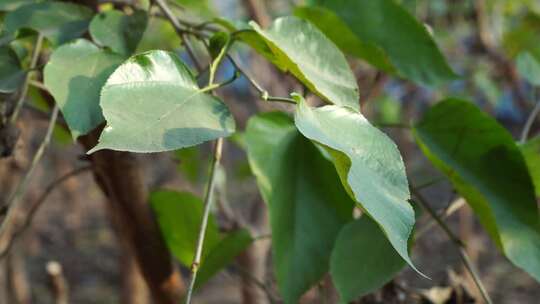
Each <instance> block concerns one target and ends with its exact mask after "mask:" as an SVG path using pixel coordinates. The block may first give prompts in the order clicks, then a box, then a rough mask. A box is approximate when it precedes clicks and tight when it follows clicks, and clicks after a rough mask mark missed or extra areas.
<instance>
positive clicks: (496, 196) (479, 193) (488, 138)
mask: <svg viewBox="0 0 540 304" xmlns="http://www.w3.org/2000/svg"><path fill="white" fill-rule="evenodd" d="M414 134H415V137H416V139H417V141H418V143H419V145H420V147H421V148H422V150H423V152H424V153H425V154H426V155H427V156H428V158H429V159H430V160H431V161H432V162H433V163H434V164H435V166H436V167H438V168H439V169H440V170H441V171H443V172H444V173H445V174H447V175H448V177H450V179H451V181H452V183H453V185H454V187H455V188H456V189H457V191H458V192H459V193H460V194H461V195H462V196H463V197H464V198H465V199H466V200H467V202H468V203H469V204H470V205H471V207H472V208H473V210H474V212H475V213H476V215H477V216H478V217H479V219H480V222H481V223H482V224H483V225H484V227H485V228H486V230H487V231H488V232H489V234H490V236H491V237H492V238H493V240H494V241H495V242H496V244H497V245H498V246H499V248H501V249H502V251H503V252H504V254H505V255H506V256H507V257H508V258H509V259H510V261H512V262H513V263H514V264H515V265H516V266H518V267H521V268H522V269H523V270H525V271H526V272H528V273H529V274H531V275H532V276H533V277H535V278H536V279H537V280H539V281H540V220H539V216H538V208H537V205H536V199H535V194H534V186H533V184H532V181H531V178H530V176H529V173H528V172H527V166H526V164H525V161H524V159H523V156H522V154H521V153H520V151H519V149H518V147H517V146H516V144H515V142H514V140H513V138H512V136H511V135H510V133H508V131H506V130H505V129H504V128H503V127H502V126H501V125H499V124H498V123H497V122H496V121H495V120H494V119H493V118H491V117H489V116H488V115H487V114H485V113H482V112H481V111H480V109H478V108H477V107H476V106H474V105H473V104H471V103H470V102H467V101H462V100H458V99H447V100H445V101H442V102H440V103H438V104H437V105H435V106H434V107H433V108H432V109H430V110H429V111H428V112H427V113H426V114H425V116H424V117H423V118H422V120H421V121H420V122H419V123H418V124H417V125H416V127H415V129H414Z"/></svg>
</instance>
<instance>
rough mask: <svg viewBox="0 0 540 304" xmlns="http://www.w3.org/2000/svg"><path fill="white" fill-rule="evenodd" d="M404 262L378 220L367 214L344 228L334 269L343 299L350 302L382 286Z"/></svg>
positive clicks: (340, 236)
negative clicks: (375, 220)
mask: <svg viewBox="0 0 540 304" xmlns="http://www.w3.org/2000/svg"><path fill="white" fill-rule="evenodd" d="M404 266H405V261H403V259H402V258H401V257H400V256H399V254H397V252H396V251H395V250H394V249H393V248H392V244H390V242H388V240H387V239H386V237H385V235H384V233H383V232H382V231H381V229H380V228H379V227H378V226H377V224H376V223H375V222H374V221H373V220H371V219H370V218H369V217H367V216H363V217H361V218H360V219H358V220H355V221H353V222H351V223H349V224H347V226H345V227H343V229H341V232H340V233H339V236H338V238H337V240H336V245H335V248H334V250H333V251H332V259H331V262H330V273H331V274H332V280H333V281H334V284H335V285H336V288H337V290H338V292H339V294H340V296H341V301H342V302H344V303H349V302H350V301H353V300H354V299H357V298H359V297H361V296H363V295H366V294H368V293H370V292H373V291H375V290H377V289H379V288H381V287H382V286H383V285H384V284H386V283H388V282H389V281H390V280H391V279H392V278H393V277H394V276H395V275H396V274H397V273H398V272H399V271H400V270H401V269H403V267H404Z"/></svg>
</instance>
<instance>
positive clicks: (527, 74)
mask: <svg viewBox="0 0 540 304" xmlns="http://www.w3.org/2000/svg"><path fill="white" fill-rule="evenodd" d="M516 66H517V69H518V72H519V74H520V75H521V76H522V77H524V78H525V79H527V81H528V82H530V83H531V84H532V85H534V86H540V62H539V61H538V60H537V59H536V58H534V57H533V56H532V55H531V54H530V53H529V52H523V53H520V54H519V55H518V57H517V59H516Z"/></svg>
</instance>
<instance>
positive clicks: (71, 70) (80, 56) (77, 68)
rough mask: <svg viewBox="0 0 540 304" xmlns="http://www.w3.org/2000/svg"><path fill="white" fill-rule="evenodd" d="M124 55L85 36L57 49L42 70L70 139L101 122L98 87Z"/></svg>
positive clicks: (88, 130) (101, 85)
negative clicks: (92, 41) (99, 46)
mask: <svg viewBox="0 0 540 304" xmlns="http://www.w3.org/2000/svg"><path fill="white" fill-rule="evenodd" d="M123 60H124V58H123V57H122V56H120V55H116V54H114V53H111V52H110V51H106V50H101V49H99V48H98V47H97V46H95V45H94V44H93V43H91V42H90V41H88V40H85V39H77V40H75V41H73V42H71V43H67V44H64V45H62V46H60V47H59V48H57V49H56V50H55V51H54V52H53V53H52V55H51V58H50V60H49V62H48V63H47V65H46V66H45V69H44V83H45V86H46V87H47V88H48V89H49V91H50V92H51V94H52V95H53V97H54V99H55V100H56V103H58V106H59V107H60V110H61V111H62V114H63V115H64V118H65V119H66V122H67V125H68V127H69V129H70V131H71V134H72V136H73V138H77V137H78V136H80V135H84V134H87V133H88V132H90V131H92V130H93V129H94V128H96V127H97V126H98V125H99V124H101V123H102V122H103V115H102V114H101V108H100V107H99V96H100V92H101V88H102V87H103V85H104V84H105V82H106V81H107V78H108V77H109V76H110V75H111V74H112V73H113V72H114V70H115V69H116V68H117V67H118V66H119V65H120V63H122V61H123Z"/></svg>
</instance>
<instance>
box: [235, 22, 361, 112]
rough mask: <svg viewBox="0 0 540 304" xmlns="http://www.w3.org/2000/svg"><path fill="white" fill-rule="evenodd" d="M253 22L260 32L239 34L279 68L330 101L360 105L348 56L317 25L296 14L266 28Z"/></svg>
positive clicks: (345, 104) (353, 105)
mask: <svg viewBox="0 0 540 304" xmlns="http://www.w3.org/2000/svg"><path fill="white" fill-rule="evenodd" d="M250 25H251V26H252V27H253V29H254V30H255V31H256V33H257V34H255V33H253V32H250V31H243V32H241V34H240V36H239V37H241V39H243V40H244V41H245V42H246V43H248V44H250V45H251V46H252V47H253V48H254V49H255V50H257V51H258V52H259V53H260V54H261V55H263V56H265V57H266V58H267V59H268V60H270V61H271V62H272V63H273V64H275V65H276V66H277V67H278V68H280V69H281V70H283V71H288V72H290V73H292V74H293V75H294V76H296V78H298V79H299V80H300V81H301V82H302V83H304V84H305V85H306V86H307V87H308V88H309V89H310V90H311V91H312V92H314V93H316V94H317V95H319V96H320V97H322V98H323V99H325V100H326V101H327V102H330V103H333V104H338V105H344V106H349V107H352V108H353V109H358V108H359V99H360V98H359V95H358V86H357V84H356V79H355V78H354V75H353V74H352V72H351V70H350V68H349V65H348V63H347V60H346V59H345V56H343V54H342V53H341V52H340V50H339V49H338V48H337V47H336V46H335V45H334V43H332V41H330V40H329V39H328V38H326V36H324V34H323V33H321V31H319V30H318V29H317V28H316V27H315V26H313V25H312V24H311V23H309V22H307V21H305V20H302V19H299V18H296V17H283V18H279V19H276V20H275V21H274V22H273V23H272V25H271V26H270V28H268V29H265V30H263V29H261V28H260V27H259V26H258V25H257V24H256V23H254V22H251V23H250ZM261 38H262V39H261Z"/></svg>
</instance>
